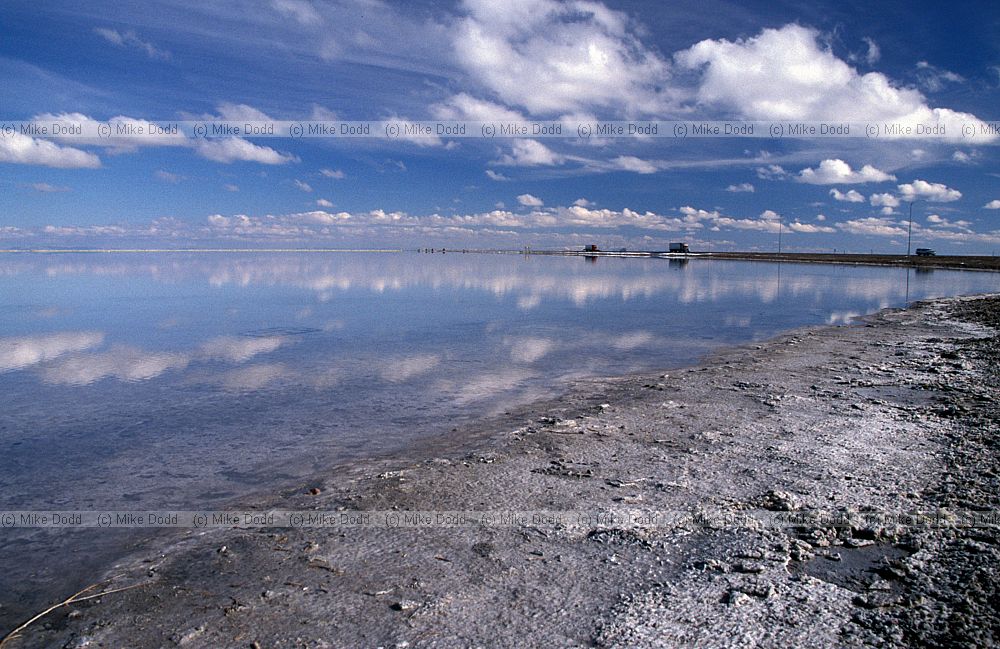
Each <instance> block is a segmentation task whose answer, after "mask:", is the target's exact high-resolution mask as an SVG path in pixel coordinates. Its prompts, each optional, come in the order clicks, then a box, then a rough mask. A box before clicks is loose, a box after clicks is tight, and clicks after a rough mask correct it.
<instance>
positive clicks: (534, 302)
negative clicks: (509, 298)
mask: <svg viewBox="0 0 1000 649" xmlns="http://www.w3.org/2000/svg"><path fill="white" fill-rule="evenodd" d="M541 303H542V296H541V295H523V296H521V297H519V298H517V308H519V309H521V310H522V311H531V310H532V309H534V308H535V307H536V306H538V305H539V304H541Z"/></svg>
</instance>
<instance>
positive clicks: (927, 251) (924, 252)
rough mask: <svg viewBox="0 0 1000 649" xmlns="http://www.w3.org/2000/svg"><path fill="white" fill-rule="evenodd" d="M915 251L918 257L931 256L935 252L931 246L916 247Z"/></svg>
mask: <svg viewBox="0 0 1000 649" xmlns="http://www.w3.org/2000/svg"><path fill="white" fill-rule="evenodd" d="M916 253H917V256H918V257H933V256H934V255H936V254H937V253H936V252H934V249H933V248H917V251H916Z"/></svg>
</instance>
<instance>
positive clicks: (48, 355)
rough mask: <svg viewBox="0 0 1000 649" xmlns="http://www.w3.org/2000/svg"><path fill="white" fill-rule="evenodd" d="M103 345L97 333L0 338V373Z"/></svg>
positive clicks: (101, 337)
mask: <svg viewBox="0 0 1000 649" xmlns="http://www.w3.org/2000/svg"><path fill="white" fill-rule="evenodd" d="M102 342H104V334H103V333H100V332H96V331H81V332H67V333H56V334H38V335H35V336H20V337H15V338H0V372H6V371H8V370H17V369H21V368H25V367H28V366H30V365H37V364H38V363H42V362H45V361H48V360H52V359H55V358H57V357H59V356H62V355H64V354H67V353H70V352H78V351H82V350H85V349H90V348H92V347H97V346H98V345H100V344H101V343H102Z"/></svg>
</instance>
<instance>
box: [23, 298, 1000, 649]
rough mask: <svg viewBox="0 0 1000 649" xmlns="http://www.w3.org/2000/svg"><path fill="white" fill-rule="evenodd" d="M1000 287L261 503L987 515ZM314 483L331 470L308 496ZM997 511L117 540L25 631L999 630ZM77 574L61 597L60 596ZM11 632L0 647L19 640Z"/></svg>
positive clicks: (789, 337)
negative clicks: (946, 518)
mask: <svg viewBox="0 0 1000 649" xmlns="http://www.w3.org/2000/svg"><path fill="white" fill-rule="evenodd" d="M998 327H1000V297H986V298H954V299H944V300H938V301H932V302H925V303H919V304H916V305H913V306H912V307H911V308H909V309H906V310H887V311H883V312H881V313H879V314H876V315H873V316H869V317H867V318H865V319H864V320H863V321H862V322H861V323H859V324H855V325H851V326H843V327H827V328H821V329H813V330H799V331H795V332H791V333H788V334H785V335H782V336H780V337H778V338H775V339H773V340H770V341H768V342H766V343H761V344H754V345H747V346H742V347H736V348H730V349H727V350H725V351H723V352H721V353H718V354H716V355H714V356H713V357H712V358H710V359H709V360H707V361H706V362H705V363H704V364H702V365H700V366H698V367H692V368H688V369H682V370H679V371H676V372H670V373H669V374H667V375H655V376H639V377H635V376H633V377H626V378H621V379H607V380H600V381H590V382H587V383H584V384H581V385H579V386H577V387H576V389H575V390H574V391H573V392H572V393H571V394H569V395H567V396H565V397H564V398H562V399H559V400H556V401H552V402H546V403H542V404H535V405H534V406H532V407H531V408H530V409H526V410H524V411H520V412H516V413H512V414H511V415H510V416H509V417H507V418H505V419H504V420H502V421H492V422H484V423H483V424H482V426H481V427H480V428H477V429H476V430H462V431H457V432H456V433H453V434H452V435H450V436H448V437H443V438H440V439H438V440H436V441H435V442H434V443H431V444H427V445H426V446H425V447H423V448H421V449H418V450H415V451H414V452H413V453H412V454H411V455H409V456H408V457H399V458H395V459H380V460H372V461H368V462H363V463H353V464H351V465H350V466H344V467H337V468H334V469H331V471H330V472H329V473H328V474H327V475H325V476H321V477H318V478H317V479H316V480H315V481H313V482H310V483H307V484H302V485H299V486H297V487H296V488H294V489H289V490H287V491H285V492H283V493H280V494H272V495H268V496H261V497H260V498H258V499H257V500H256V501H255V502H251V503H247V504H246V507H247V508H250V507H257V508H261V509H266V508H275V509H285V510H289V509H303V510H321V511H335V510H345V511H350V510H375V511H388V510H395V511H401V512H402V511H406V510H411V511H428V510H447V511H501V510H505V511H511V510H523V511H563V510H575V511H580V510H588V511H614V510H625V509H633V510H635V509H639V510H643V509H647V510H658V511H673V512H691V513H692V514H698V513H699V512H711V513H715V514H718V513H719V512H723V513H731V514H732V518H733V520H734V521H738V520H741V519H740V515H741V514H745V515H749V514H752V513H754V512H765V513H767V512H770V513H773V512H776V511H785V512H788V513H791V514H796V515H801V516H803V517H806V518H809V517H813V518H817V517H818V515H819V514H821V513H822V514H827V515H836V514H854V515H859V514H863V513H865V512H868V513H873V514H884V513H903V512H916V511H922V512H928V511H942V510H944V511H949V512H958V511H962V512H968V511H994V512H995V511H996V510H998V509H1000V507H998V500H1000V460H998V458H1000V453H998V439H1000V427H998V418H1000V406H998V405H997V404H998V403H1000V373H998V372H1000V371H998V357H1000V339H998V333H997V329H996V328H998ZM310 492H312V493H310ZM998 540H1000V532H998V528H997V527H996V526H992V527H989V526H985V527H984V526H968V525H964V524H953V525H952V524H948V525H937V526H923V525H905V524H903V525H893V524H877V523H869V524H857V525H855V526H854V527H850V526H840V527H837V526H834V527H827V526H824V525H822V524H815V525H805V526H802V527H783V526H778V525H756V526H755V525H753V524H736V523H729V522H726V520H722V521H720V520H719V518H718V517H707V518H698V517H693V518H690V519H687V520H679V522H678V523H677V524H676V525H657V526H653V527H644V526H641V525H621V526H615V525H610V526H609V525H604V524H600V523H598V522H595V523H594V524H593V525H587V524H582V523H581V524H576V525H563V526H546V525H517V526H471V525H470V526H462V527H415V528H401V529H384V528H373V527H345V528H341V529H215V530H209V531H206V532H192V533H190V534H188V535H187V536H186V538H183V539H180V540H177V541H174V542H171V543H170V544H169V545H164V546H163V547H161V548H160V552H159V553H153V552H151V551H148V550H147V551H145V553H140V554H139V555H137V556H133V557H129V558H128V559H127V560H123V561H122V562H121V563H120V564H119V565H117V566H114V567H113V568H111V569H110V570H109V572H108V575H122V576H120V577H117V578H116V579H114V580H113V581H111V582H110V583H109V584H108V586H106V587H109V588H117V587H123V586H129V585H132V584H142V585H141V586H139V587H137V588H133V589H131V590H125V591H121V592H117V593H113V594H110V595H107V596H105V597H101V598H97V599H94V600H88V601H86V602H83V603H80V604H78V605H73V606H67V607H63V608H61V609H60V610H58V611H56V612H54V613H52V614H51V615H49V616H47V617H46V618H44V619H43V620H40V621H38V622H36V623H34V624H33V625H31V626H30V627H29V628H28V629H27V630H26V631H25V633H24V635H23V636H22V637H20V638H18V639H15V640H13V641H11V642H10V644H9V646H10V647H116V648H117V647H172V646H186V647H262V648H265V649H267V648H271V647H378V646H382V647H422V646H434V647H475V646H482V647H498V646H505V647H512V646H522V647H523V646H537V647H567V646H580V647H684V646H697V647H791V646H795V647H836V646H847V647H861V646H872V647H876V646H877V647H914V646H915V647H945V646H947V647H984V646H992V645H995V644H997V643H998V642H1000V615H998V610H997V608H996V607H997V602H998V601H1000V592H998V591H1000V586H998V584H1000V579H998V577H1000V574H998V573H1000V545H998ZM67 595H68V593H67ZM5 649H6V648H5Z"/></svg>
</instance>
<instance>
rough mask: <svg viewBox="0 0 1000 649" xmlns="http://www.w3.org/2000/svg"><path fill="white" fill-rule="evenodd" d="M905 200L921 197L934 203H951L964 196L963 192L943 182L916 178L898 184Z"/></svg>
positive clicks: (909, 200)
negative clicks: (910, 181) (931, 181)
mask: <svg viewBox="0 0 1000 649" xmlns="http://www.w3.org/2000/svg"><path fill="white" fill-rule="evenodd" d="M897 187H898V188H899V193H900V195H901V196H902V198H903V200H904V201H906V202H911V201H915V200H919V199H923V200H925V201H930V202H932V203H950V202H952V201H957V200H958V199H960V198H962V192H960V191H958V190H957V189H952V188H951V187H948V186H947V185H944V184H942V183H930V182H927V181H926V180H914V181H913V182H912V183H906V184H903V185H897Z"/></svg>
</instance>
